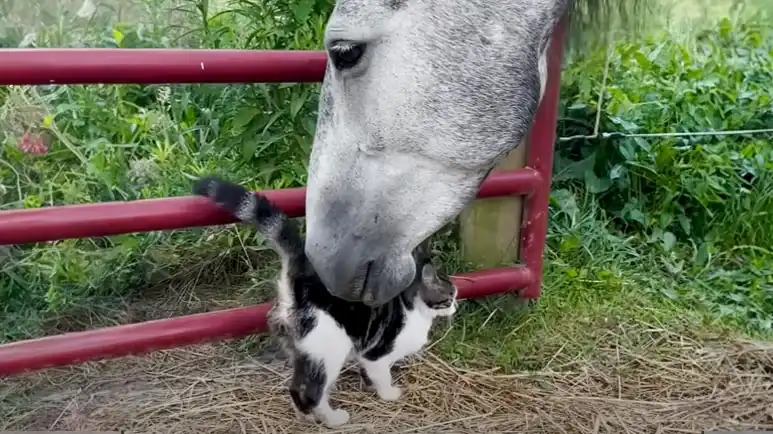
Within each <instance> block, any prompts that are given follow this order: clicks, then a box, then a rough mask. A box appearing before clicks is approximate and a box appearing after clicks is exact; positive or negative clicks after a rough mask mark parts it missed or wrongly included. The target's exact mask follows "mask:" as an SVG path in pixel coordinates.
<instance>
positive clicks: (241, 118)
mask: <svg viewBox="0 0 773 434" xmlns="http://www.w3.org/2000/svg"><path fill="white" fill-rule="evenodd" d="M258 113H260V110H258V109H257V108H256V107H244V108H242V109H241V110H239V113H237V114H236V116H234V120H233V126H234V128H236V129H239V130H244V128H245V127H246V126H247V125H249V123H250V122H252V120H253V119H255V116H257V115H258Z"/></svg>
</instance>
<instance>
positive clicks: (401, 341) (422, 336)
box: [389, 309, 433, 363]
mask: <svg viewBox="0 0 773 434" xmlns="http://www.w3.org/2000/svg"><path fill="white" fill-rule="evenodd" d="M432 320H433V318H432V316H430V315H427V313H426V312H423V311H422V309H415V310H413V311H409V312H407V315H406V318H405V326H404V327H403V329H402V331H400V334H399V335H397V338H396V339H395V343H394V347H393V350H392V352H391V354H389V358H390V359H391V362H392V363H394V362H396V361H398V360H400V359H402V358H404V357H407V356H410V355H413V354H415V353H417V352H418V351H419V350H421V349H422V348H423V347H424V345H426V344H427V340H428V339H429V329H430V327H432Z"/></svg>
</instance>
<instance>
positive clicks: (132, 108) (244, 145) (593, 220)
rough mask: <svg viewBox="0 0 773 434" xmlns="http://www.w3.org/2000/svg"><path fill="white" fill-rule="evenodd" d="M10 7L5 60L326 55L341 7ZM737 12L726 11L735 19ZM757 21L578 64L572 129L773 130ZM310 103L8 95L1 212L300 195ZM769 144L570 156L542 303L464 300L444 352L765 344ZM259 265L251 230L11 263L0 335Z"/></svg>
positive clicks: (100, 316) (256, 293)
mask: <svg viewBox="0 0 773 434" xmlns="http://www.w3.org/2000/svg"><path fill="white" fill-rule="evenodd" d="M0 2H2V3H0V4H2V8H3V9H2V12H3V13H5V14H6V15H7V16H9V17H12V19H9V20H7V21H6V23H5V24H4V27H3V29H2V31H0V45H6V46H17V45H18V44H19V43H20V42H22V41H25V43H27V44H30V45H31V46H38V47H46V46H90V47H125V48H132V47H203V48H270V49H278V48H281V49H285V48H295V49H318V48H320V41H321V40H322V37H321V36H322V32H323V29H324V23H325V19H326V14H327V13H328V12H329V10H330V6H331V2H329V1H301V2H292V4H290V2H279V1H266V2H256V3H253V2H248V1H246V0H233V1H232V2H226V1H223V2H218V3H210V2H206V1H192V0H179V1H176V2H173V1H162V0H145V1H142V2H139V1H137V2H129V3H125V2H112V3H111V2H106V3H102V4H101V6H100V7H99V8H98V9H97V12H96V14H95V15H94V16H93V17H91V18H79V17H77V16H76V11H77V10H78V9H79V8H80V6H81V2H65V1H51V2H45V3H40V5H41V6H40V8H39V9H34V8H26V7H23V5H22V4H21V3H17V4H15V5H14V4H13V3H12V2H10V1H9V0H0ZM728 5H729V3H727V2H716V5H715V9H717V10H719V11H720V14H724V12H722V11H725V10H729V9H728V7H729V6H728ZM751 6H752V4H751V3H748V4H747V9H749V8H751ZM723 8H724V9H723ZM750 10H751V9H750ZM756 10H757V11H759V10H760V9H759V8H758V9H756ZM763 12H764V11H763ZM763 12H758V13H756V14H755V13H750V12H749V10H745V11H740V12H734V13H733V14H731V15H730V18H729V19H721V17H716V16H715V14H716V13H717V11H714V12H711V13H708V14H706V15H705V16H704V15H701V16H698V15H695V14H693V15H689V16H686V17H685V16H683V15H686V14H681V15H679V16H682V17H683V18H684V19H685V20H687V19H689V20H688V21H689V25H690V26H691V29H692V30H694V31H693V32H691V33H689V34H686V33H684V32H682V31H680V30H678V29H679V28H681V27H680V26H676V25H675V27H674V29H677V30H674V29H670V30H667V29H664V28H661V29H650V30H648V32H649V33H648V35H649V36H646V37H642V38H638V39H635V40H627V41H619V42H617V43H615V44H614V45H613V46H611V47H610V48H609V49H608V50H607V49H600V50H595V51H591V52H586V53H574V54H573V55H572V57H571V59H570V61H569V62H568V64H567V66H566V68H565V70H564V72H563V80H562V102H561V108H560V116H561V120H560V124H559V134H560V135H561V136H572V135H578V134H579V135H588V134H591V133H592V131H593V124H594V122H595V118H596V114H597V113H598V112H600V127H601V131H602V132H619V133H640V132H674V131H705V130H711V129H714V130H720V129H748V128H773V111H771V107H772V106H773V90H771V89H773V88H771V87H770V86H769V83H770V82H771V80H772V79H773V77H772V76H771V75H773V73H772V72H771V71H773V27H771V26H770V25H769V24H768V23H767V22H766V21H765V19H764V17H765V15H764V13H763ZM755 15H756V16H755ZM707 16H708V17H709V18H708V19H707V18H706V17H707ZM696 23H700V25H698V24H696ZM33 30H34V31H35V32H36V33H35V34H34V35H33V34H32V33H31V32H32V31H33ZM608 54H609V55H611V57H609V58H608V57H607V56H608ZM607 63H609V78H608V80H607V82H606V87H605V88H604V94H603V96H604V98H603V99H602V105H601V107H598V106H597V101H598V96H599V92H600V91H601V90H602V77H603V75H604V74H603V71H604V69H605V66H606V65H607ZM317 89H318V86H317V85H246V86H245V85H233V86H213V85H184V86H171V87H170V86H139V85H124V86H63V87H37V88H30V87H12V88H5V89H0V131H2V135H0V141H1V142H0V204H2V205H1V206H0V208H2V209H13V208H21V207H27V208H33V207H39V206H43V205H60V204H72V203H89V202H99V201H110V200H132V199H141V198H155V197H168V196H176V195H182V194H188V191H189V188H190V187H189V186H190V181H191V179H192V177H194V176H196V175H200V174H204V173H217V174H220V175H222V176H226V177H228V178H229V179H234V180H239V181H240V182H243V183H246V184H248V185H249V186H251V187H253V188H261V189H265V188H285V187H293V186H299V185H303V184H304V183H305V180H306V164H307V163H306V161H307V157H308V153H309V150H310V146H311V138H312V136H313V131H314V122H315V117H316V92H317ZM27 132H30V133H32V134H39V135H40V136H41V137H42V138H43V140H44V141H46V142H47V143H49V144H50V152H49V153H48V155H46V156H40V157H34V156H30V155H27V154H25V153H23V152H21V151H20V150H19V149H18V144H19V141H20V138H21V137H22V136H23V135H24V134H25V133H27ZM772 137H773V136H772V135H765V134H761V135H754V136H749V135H746V136H701V137H688V138H630V137H611V138H600V139H599V138H596V139H593V138H591V139H576V140H571V141H568V142H559V143H558V144H557V146H556V168H555V172H556V175H555V177H556V181H555V183H554V191H553V197H552V199H553V200H552V202H551V217H550V228H549V234H548V245H547V248H546V255H545V258H546V267H545V274H544V295H543V297H542V298H541V299H540V301H539V303H537V304H536V305H534V306H523V305H520V304H519V303H516V302H515V300H514V299H513V298H511V297H498V298H493V299H489V300H485V301H468V302H465V303H464V308H463V309H462V312H461V314H460V315H459V316H458V317H457V322H456V326H455V327H453V329H452V330H451V331H450V332H449V333H448V335H447V336H445V338H444V339H443V340H442V341H441V342H440V344H439V345H440V346H439V348H440V351H441V352H442V353H443V354H444V355H445V356H447V357H448V358H449V359H452V360H461V361H464V362H466V363H473V364H481V365H485V364H491V363H496V364H498V365H500V366H504V367H508V368H523V369H537V368H540V367H544V366H545V365H546V364H548V363H550V361H551V360H552V357H553V355H555V354H556V353H557V352H562V351H569V352H574V353H576V354H578V355H590V354H592V352H593V348H594V345H595V343H596V342H597V340H598V339H602V336H603V334H602V331H603V330H604V329H605V327H623V326H624V325H625V324H632V323H636V324H639V325H642V324H645V325H646V324H657V325H660V326H664V327H675V328H686V329H690V330H699V331H708V332H727V333H743V334H748V335H756V336H763V337H765V336H769V334H770V332H771V318H773V253H771V251H770V248H769V246H770V245H771V243H772V242H773V227H771V224H770V223H769V221H770V218H769V216H770V214H771V213H773V195H772V194H771V191H773V177H771V176H770V173H771V172H770V169H771V168H773V145H771V138H772ZM436 248H437V249H438V250H439V251H440V260H441V261H442V262H443V263H444V266H445V267H446V268H447V269H448V270H449V271H451V272H455V271H468V270H470V269H471V268H472V266H471V265H470V264H465V263H463V262H462V261H461V260H460V255H459V254H458V250H459V249H458V248H457V237H456V235H455V231H454V230H453V228H450V229H449V230H448V231H444V232H443V233H441V234H439V235H438V236H437V237H436ZM264 250H265V248H264V247H263V246H262V244H261V243H260V240H259V239H258V238H257V237H256V236H255V235H254V234H253V233H252V231H250V230H249V228H243V227H242V228H229V229H227V230H218V229H192V230H184V231H175V232H159V233H149V234H134V235H125V236H120V237H110V238H104V239H89V240H65V241H59V242H55V243H48V244H38V245H32V246H17V247H10V248H2V249H0V306H2V311H3V315H2V316H0V330H1V331H2V335H0V340H3V341H10V340H18V339H23V338H28V337H33V336H39V335H41V334H44V333H50V332H52V331H61V330H67V329H80V328H84V327H91V326H94V325H95V324H103V323H106V322H107V323H114V322H126V321H127V318H126V314H125V312H124V310H125V309H124V308H123V306H124V305H125V304H132V303H134V304H136V303H141V302H143V301H145V302H148V300H155V299H156V298H154V297H157V296H158V294H159V292H161V293H164V292H166V294H165V295H164V300H165V301H164V303H161V304H167V305H168V304H169V303H170V302H169V300H182V299H184V298H186V297H188V295H190V294H191V293H195V288H203V287H206V288H207V291H208V292H207V293H206V297H209V298H210V299H211V300H210V302H209V303H200V304H198V305H197V306H196V307H194V308H190V306H189V307H188V308H185V309H183V308H182V307H181V308H180V309H178V310H177V311H175V312H167V311H164V315H167V314H172V313H181V311H184V310H186V309H188V310H190V309H193V310H201V309H209V308H214V307H218V306H219V307H222V306H226V305H232V304H239V303H250V302H256V301H260V300H262V299H264V298H266V297H267V296H268V294H267V293H266V288H267V285H266V282H267V281H268V280H269V279H270V276H271V275H272V273H273V270H274V267H275V261H274V260H273V257H272V256H270V255H267V254H265V252H264ZM213 285H218V286H216V291H212V287H213ZM192 288H193V289H192ZM170 294H171V295H170ZM201 297H204V296H203V295H202V296H201ZM217 300H219V301H217ZM183 304H184V303H183ZM166 307H168V306H166ZM167 310H169V309H167ZM172 310H173V311H174V309H172ZM149 312H151V313H149V314H148V315H150V316H151V317H152V316H153V312H156V313H158V312H157V311H154V310H153V309H150V310H149ZM158 314H159V315H161V314H160V313H158ZM84 317H85V318H86V319H85V320H84V319H83V318H84ZM95 317H96V319H94V318H95ZM143 318H144V317H143ZM63 324H64V325H63Z"/></svg>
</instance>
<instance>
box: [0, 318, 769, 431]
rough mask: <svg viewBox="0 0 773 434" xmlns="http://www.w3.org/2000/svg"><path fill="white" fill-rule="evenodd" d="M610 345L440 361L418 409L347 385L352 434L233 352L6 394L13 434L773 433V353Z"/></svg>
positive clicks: (60, 374)
mask: <svg viewBox="0 0 773 434" xmlns="http://www.w3.org/2000/svg"><path fill="white" fill-rule="evenodd" d="M605 333H606V332H605ZM608 333H609V338H608V339H606V340H605V341H606V342H608V344H607V345H606V346H605V347H604V348H597V351H596V354H595V355H594V357H593V359H592V360H573V359H572V357H570V356H568V355H561V354H556V355H555V357H553V358H551V360H549V361H548V362H547V363H546V366H547V368H545V370H543V371H539V372H521V373H517V374H511V375H505V374H500V373H498V372H497V371H495V370H489V371H472V370H466V369H463V368H460V367H456V366H452V365H451V364H450V363H447V362H445V361H443V360H442V359H441V358H440V357H438V355H436V354H433V353H432V352H430V353H428V354H426V355H425V356H423V357H422V358H421V359H419V360H416V361H413V362H411V363H410V364H408V365H407V366H405V367H403V368H401V370H400V371H399V373H398V374H397V378H398V381H399V384H400V385H401V387H403V391H404V395H403V398H401V400H400V401H398V402H394V403H384V402H380V401H378V399H377V398H376V396H375V394H374V393H372V392H370V391H367V390H362V388H361V387H360V384H358V383H359V380H358V379H357V380H355V379H354V378H356V377H355V376H354V375H353V374H347V373H345V374H344V375H343V377H342V382H341V383H339V386H338V390H337V391H336V392H334V393H333V397H334V399H335V400H336V401H338V404H339V405H341V406H343V407H344V408H345V409H347V410H348V411H349V412H350V413H351V414H352V419H351V421H350V424H348V425H346V426H344V427H342V428H340V429H338V430H327V429H324V428H322V427H319V426H312V425H309V424H308V423H306V422H300V421H298V420H297V419H296V418H295V416H294V414H293V412H292V410H291V409H290V407H289V405H288V397H287V395H286V392H285V386H284V382H285V380H286V378H287V370H286V369H285V368H284V367H283V364H282V362H278V361H268V360H265V361H261V358H260V357H257V356H255V355H253V356H252V357H250V356H245V355H243V353H240V352H238V351H235V350H233V349H232V348H233V347H234V345H232V344H215V345H200V346H197V347H191V348H186V349H177V350H169V351H163V352H158V353H154V354H153V355H151V356H148V357H127V358H123V359H119V360H113V361H105V362H97V363H89V364H87V365H82V366H78V367H74V368H71V369H56V370H49V371H46V372H43V373H38V374H31V375H27V376H23V377H19V378H14V379H12V380H10V381H6V384H5V386H6V387H4V388H2V389H0V390H3V392H0V405H2V407H0V429H6V430H8V429H11V430H13V429H16V430H23V429H28V430H32V429H38V430H50V429H59V430H85V429H91V430H117V429H127V430H129V431H131V432H140V433H170V432H179V433H207V434H214V433H231V432H233V433H240V432H251V433H257V432H261V433H279V432H432V433H443V432H449V433H450V432H454V433H461V432H470V433H472V432H475V433H479V432H486V431H492V432H519V433H583V434H584V433H648V434H651V433H684V432H700V431H701V430H702V429H710V428H717V427H722V428H735V429H744V428H745V429H764V428H767V429H773V404H771V403H772V402H773V387H772V386H773V346H771V345H769V344H764V343H755V342H739V341H735V342H729V343H728V342H724V343H723V342H718V341H711V340H697V339H690V338H687V337H685V336H681V335H678V334H675V333H672V332H668V331H666V330H653V329H650V330H643V331H641V332H640V334H639V335H638V336H637V338H636V339H635V341H636V342H633V341H632V340H631V339H629V338H627V337H624V336H623V334H624V333H622V332H621V331H620V329H617V330H616V331H609V332H608ZM629 344H630V345H629ZM551 366H552V368H550V367H551ZM559 366H560V367H559ZM351 372H353V371H351ZM3 393H4V394H5V396H3V395H2V394H3Z"/></svg>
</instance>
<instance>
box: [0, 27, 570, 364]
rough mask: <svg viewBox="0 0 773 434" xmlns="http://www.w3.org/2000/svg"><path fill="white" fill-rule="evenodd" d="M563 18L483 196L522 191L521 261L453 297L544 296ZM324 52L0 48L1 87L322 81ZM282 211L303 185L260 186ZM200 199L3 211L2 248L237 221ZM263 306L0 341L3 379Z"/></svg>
mask: <svg viewBox="0 0 773 434" xmlns="http://www.w3.org/2000/svg"><path fill="white" fill-rule="evenodd" d="M563 28H564V26H563V25H559V26H558V27H557V29H556V32H555V33H554V35H553V41H552V44H551V48H550V53H549V58H548V83H547V87H546V91H545V95H544V97H543V100H542V103H541V105H540V108H539V110H538V112H537V116H536V119H535V121H534V125H533V127H532V129H531V133H530V138H529V141H528V144H529V145H528V146H529V148H528V151H527V163H526V164H527V167H526V168H524V169H520V170H515V171H507V172H496V171H495V172H493V173H492V174H491V175H490V176H489V177H488V178H487V179H486V181H485V182H484V184H483V186H482V187H481V189H480V193H479V195H478V197H479V198H486V197H496V196H507V195H525V196H526V198H525V199H526V200H525V214H524V215H525V216H524V220H523V222H522V231H521V245H520V249H521V250H520V251H521V258H522V260H523V262H524V264H523V266H518V267H506V268H499V269H490V270H483V271H478V272H475V273H470V274H466V275H463V276H457V277H463V278H462V279H459V278H455V279H454V280H455V283H456V284H457V285H458V287H459V296H460V297H461V298H470V297H483V296H487V295H492V294H499V293H503V292H507V291H513V290H518V289H522V288H523V291H522V293H521V294H522V296H524V297H526V298H530V299H536V298H538V297H539V295H540V285H541V276H542V252H543V247H544V244H545V235H546V230H547V214H548V213H547V211H548V200H549V193H550V177H551V171H552V165H553V144H554V141H555V125H556V113H557V108H558V91H559V80H560V78H559V77H560V68H561V55H562V49H563V46H562V41H563ZM325 62H326V55H325V53H324V52H314V51H242V50H144V49H79V50H74V49H32V50H26V49H11V50H0V85H48V84H59V85H61V84H93V83H105V84H119V83H141V84H159V83H255V82H263V83H276V82H316V81H320V80H322V77H323V73H324V69H325ZM263 193H265V195H266V196H267V197H269V198H270V199H271V200H273V201H275V202H276V203H277V205H279V206H280V207H281V208H282V209H283V210H284V211H285V212H287V213H288V214H289V215H290V216H293V217H297V216H302V215H303V214H304V207H305V189H303V188H296V189H286V190H276V191H265V192H263ZM233 222H235V220H234V219H233V218H231V217H230V216H229V215H227V214H225V213H224V212H223V211H222V210H220V209H219V208H217V207H216V206H215V205H213V204H212V203H210V201H208V200H207V199H205V198H202V197H195V196H187V197H177V198H166V199H152V200H138V201H131V202H108V203H98V204H89V205H72V206H58V207H49V208H39V209H25V210H13V211H3V212H0V245H7V244H27V243H36V242H45V241H53V240H60V239H67V238H85V237H101V236H108V235H118V234H126V233H134V232H147V231H159V230H172V229H181V228H188V227H197V226H209V225H219V224H227V223H233ZM268 308H269V304H268V303H265V304H261V305H257V306H250V307H242V308H236V309H229V310H223V311H217V312H209V313H203V314H197V315H189V316H183V317H178V318H172V319H163V320H157V321H148V322H144V323H139V324H130V325H123V326H117V327H110V328H103V329H97V330H92V331H85V332H77V333H67V334H62V335H59V336H52V337H45V338H40V339H32V340H27V341H21V342H15V343H11V344H6V345H2V346H0V376H8V375H13V374H17V373H20V372H23V371H28V370H36V369H42V368H46V367H53V366H62V365H69V364H73V363H79V362H85V361H88V360H95V359H103V358H112V357H120V356H124V355H128V354H137V353H143V352H149V351H153V350H158V349H165V348H172V347H179V346H184V345H189V344H194V343H198V342H203V341H212V340H220V339H226V338H235V337H242V336H245V335H248V334H251V333H256V332H262V331H265V329H266V313H267V311H268Z"/></svg>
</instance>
